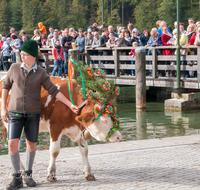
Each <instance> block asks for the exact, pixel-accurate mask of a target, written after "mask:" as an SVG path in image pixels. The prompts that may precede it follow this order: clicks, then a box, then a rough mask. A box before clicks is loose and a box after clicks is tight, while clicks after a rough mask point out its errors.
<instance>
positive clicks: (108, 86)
mask: <svg viewBox="0 0 200 190" xmlns="http://www.w3.org/2000/svg"><path fill="white" fill-rule="evenodd" d="M103 88H104V89H105V90H110V83H109V82H108V81H106V82H104V84H103Z"/></svg>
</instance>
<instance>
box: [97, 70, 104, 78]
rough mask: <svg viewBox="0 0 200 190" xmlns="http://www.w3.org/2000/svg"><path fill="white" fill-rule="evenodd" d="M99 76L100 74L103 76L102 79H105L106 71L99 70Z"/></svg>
mask: <svg viewBox="0 0 200 190" xmlns="http://www.w3.org/2000/svg"><path fill="white" fill-rule="evenodd" d="M98 74H99V76H101V77H104V76H105V75H106V74H105V71H104V70H102V69H99V70H98Z"/></svg>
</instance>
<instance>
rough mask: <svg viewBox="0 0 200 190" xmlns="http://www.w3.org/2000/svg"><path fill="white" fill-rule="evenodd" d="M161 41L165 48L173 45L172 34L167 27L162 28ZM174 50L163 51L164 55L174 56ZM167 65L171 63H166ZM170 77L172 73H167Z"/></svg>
mask: <svg viewBox="0 0 200 190" xmlns="http://www.w3.org/2000/svg"><path fill="white" fill-rule="evenodd" d="M162 32H163V33H162V36H161V41H162V45H163V46H172V43H169V41H170V39H171V38H172V34H170V33H169V32H168V28H167V26H164V27H163V28H162ZM172 53H173V52H172V49H163V55H172ZM165 65H170V61H165ZM169 76H170V71H166V77H169Z"/></svg>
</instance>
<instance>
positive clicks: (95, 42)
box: [92, 36, 101, 48]
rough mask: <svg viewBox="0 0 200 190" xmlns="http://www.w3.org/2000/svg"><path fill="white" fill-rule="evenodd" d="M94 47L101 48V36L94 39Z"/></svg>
mask: <svg viewBox="0 0 200 190" xmlns="http://www.w3.org/2000/svg"><path fill="white" fill-rule="evenodd" d="M92 46H93V47H94V48H97V47H101V40H100V36H99V38H98V39H96V38H95V37H93V42H92Z"/></svg>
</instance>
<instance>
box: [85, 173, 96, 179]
mask: <svg viewBox="0 0 200 190" xmlns="http://www.w3.org/2000/svg"><path fill="white" fill-rule="evenodd" d="M85 178H86V179H87V180H88V181H96V179H95V177H94V176H93V175H91V174H89V175H88V176H87V177H85Z"/></svg>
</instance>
